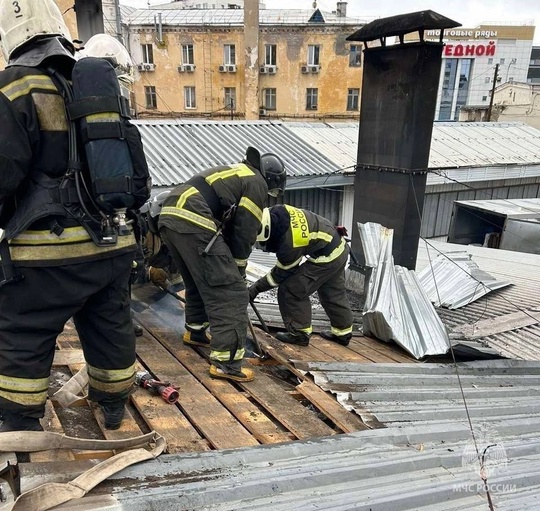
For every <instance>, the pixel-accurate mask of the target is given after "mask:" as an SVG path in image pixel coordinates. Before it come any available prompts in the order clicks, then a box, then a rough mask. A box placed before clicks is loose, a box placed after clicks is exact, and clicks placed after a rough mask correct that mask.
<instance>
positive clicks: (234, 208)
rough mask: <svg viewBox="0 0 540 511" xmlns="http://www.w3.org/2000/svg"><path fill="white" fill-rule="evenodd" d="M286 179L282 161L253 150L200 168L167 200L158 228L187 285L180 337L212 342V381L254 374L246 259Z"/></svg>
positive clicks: (188, 341) (192, 341)
mask: <svg viewBox="0 0 540 511" xmlns="http://www.w3.org/2000/svg"><path fill="white" fill-rule="evenodd" d="M285 182H286V174H285V168H284V165H283V162H282V161H281V159H280V158H279V157H278V156H276V155H274V154H271V153H266V154H263V155H261V154H260V153H259V151H257V150H256V149H254V148H252V147H250V148H248V150H247V152H246V157H245V159H244V161H243V162H242V163H238V164H235V165H230V166H222V167H216V168H211V169H208V170H205V171H203V172H201V173H199V174H198V175H196V176H194V177H192V178H191V179H190V180H188V181H187V182H186V183H185V184H183V185H180V186H178V187H177V188H176V189H174V190H172V191H171V193H170V194H169V196H168V197H167V198H166V199H165V201H164V203H163V209H162V210H161V214H160V215H159V224H158V225H159V232H160V235H161V237H162V239H163V241H164V242H165V243H166V245H167V246H168V247H169V250H170V252H171V255H172V257H173V260H174V261H175V264H176V266H177V268H178V269H179V270H180V273H181V274H182V278H183V279H184V285H185V289H186V295H185V296H186V302H187V303H186V308H185V313H186V324H185V329H186V331H185V333H184V336H183V340H184V343H186V344H191V345H197V346H210V362H211V365H210V375H211V376H212V377H214V378H224V379H229V380H236V381H250V380H252V379H253V371H251V370H250V369H248V368H245V367H244V368H243V367H242V359H243V358H244V345H245V341H246V333H247V326H248V316H247V305H248V291H247V286H246V282H245V280H244V278H245V272H246V266H247V259H248V257H249V254H250V253H251V249H252V246H253V245H254V243H255V239H256V237H257V232H258V230H259V227H260V224H261V216H262V210H263V208H264V206H265V204H266V201H267V196H268V195H272V196H277V195H278V194H280V193H282V192H283V189H284V187H285ZM209 326H210V331H211V335H210V334H209V333H208V332H207V328H208V327H209Z"/></svg>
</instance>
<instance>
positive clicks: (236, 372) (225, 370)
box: [210, 363, 255, 381]
mask: <svg viewBox="0 0 540 511" xmlns="http://www.w3.org/2000/svg"><path fill="white" fill-rule="evenodd" d="M220 366H221V367H218V365H217V364H216V363H213V364H212V365H211V366H210V376H211V377H212V378H216V379H218V378H219V379H223V380H232V381H252V380H253V378H254V377H255V374H254V373H253V371H252V370H251V369H248V368H247V367H240V368H239V369H236V368H235V369H232V368H230V367H227V366H226V365H225V364H220Z"/></svg>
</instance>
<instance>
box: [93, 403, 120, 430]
mask: <svg viewBox="0 0 540 511" xmlns="http://www.w3.org/2000/svg"><path fill="white" fill-rule="evenodd" d="M99 406H100V407H101V411H102V412H103V418H104V419H105V429H118V428H119V427H120V425H121V424H122V419H123V418H124V413H125V411H126V408H125V406H124V401H116V402H113V403H100V404H99Z"/></svg>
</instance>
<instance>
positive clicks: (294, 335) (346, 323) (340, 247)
mask: <svg viewBox="0 0 540 511" xmlns="http://www.w3.org/2000/svg"><path fill="white" fill-rule="evenodd" d="M257 241H258V242H259V243H260V244H261V246H262V247H263V248H264V250H266V251H268V252H275V253H276V255H277V264H276V265H275V266H274V267H273V268H272V270H271V271H270V272H269V273H267V274H266V275H265V276H264V277H262V278H260V279H259V280H258V281H257V282H255V284H253V285H252V286H251V287H250V288H249V297H250V300H255V298H256V297H257V295H258V294H259V293H262V292H264V291H267V290H269V289H272V288H274V287H278V286H279V287H278V303H279V310H280V312H281V316H282V318H283V322H284V323H285V326H286V328H287V332H279V333H278V334H277V335H276V338H277V339H279V340H280V341H282V342H286V343H289V344H297V345H299V346H307V345H308V344H309V337H310V335H311V332H312V327H311V303H310V300H309V297H310V296H311V295H312V294H313V293H315V292H317V294H318V295H319V299H320V302H321V305H322V306H323V308H324V310H325V312H326V314H327V315H328V317H329V318H330V324H331V327H332V328H331V330H330V331H325V332H322V333H321V335H322V336H323V337H325V338H326V339H328V340H331V341H334V342H337V343H338V344H341V345H342V346H347V345H348V344H349V341H350V339H351V337H352V328H353V327H352V323H353V317H352V312H351V308H350V305H349V301H348V299H347V294H346V291H345V264H346V263H347V257H348V254H349V249H348V245H347V244H346V242H345V240H344V239H343V238H342V236H341V234H340V232H338V229H337V228H336V227H335V226H334V225H333V224H332V223H331V222H330V221H329V220H327V219H326V218H323V217H321V216H319V215H316V214H314V213H312V212H311V211H307V210H304V209H299V208H295V207H293V206H288V205H277V206H274V207H272V208H269V209H268V208H267V209H265V210H264V212H263V220H262V225H261V230H260V232H259V235H258V236H257Z"/></svg>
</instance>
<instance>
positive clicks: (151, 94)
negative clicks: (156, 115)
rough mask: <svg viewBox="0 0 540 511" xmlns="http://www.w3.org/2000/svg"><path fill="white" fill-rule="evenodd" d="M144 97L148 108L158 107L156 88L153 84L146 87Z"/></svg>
mask: <svg viewBox="0 0 540 511" xmlns="http://www.w3.org/2000/svg"><path fill="white" fill-rule="evenodd" d="M144 97H145V99H146V108H157V94H156V88H155V87H154V86H153V85H150V86H148V87H145V88H144Z"/></svg>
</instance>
